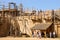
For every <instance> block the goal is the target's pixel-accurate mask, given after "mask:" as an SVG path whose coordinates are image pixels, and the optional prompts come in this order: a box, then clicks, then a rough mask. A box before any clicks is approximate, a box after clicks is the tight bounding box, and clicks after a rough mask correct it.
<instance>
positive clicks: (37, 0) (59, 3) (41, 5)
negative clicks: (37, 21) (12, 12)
mask: <svg viewBox="0 0 60 40" xmlns="http://www.w3.org/2000/svg"><path fill="white" fill-rule="evenodd" d="M9 2H14V3H16V5H18V6H19V4H20V3H22V4H23V7H24V8H29V9H31V8H34V9H37V10H40V9H41V10H47V9H48V10H49V9H50V10H51V9H59V8H60V0H0V5H1V4H4V5H5V6H8V3H9Z"/></svg>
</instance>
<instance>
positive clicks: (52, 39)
mask: <svg viewBox="0 0 60 40" xmlns="http://www.w3.org/2000/svg"><path fill="white" fill-rule="evenodd" d="M0 40H60V38H21V37H15V38H14V37H3V38H0Z"/></svg>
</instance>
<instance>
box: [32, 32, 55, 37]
mask: <svg viewBox="0 0 60 40" xmlns="http://www.w3.org/2000/svg"><path fill="white" fill-rule="evenodd" d="M32 36H33V37H39V38H42V37H45V34H44V32H40V31H38V32H36V31H34V32H32ZM46 37H47V38H55V37H56V33H55V32H49V33H46Z"/></svg>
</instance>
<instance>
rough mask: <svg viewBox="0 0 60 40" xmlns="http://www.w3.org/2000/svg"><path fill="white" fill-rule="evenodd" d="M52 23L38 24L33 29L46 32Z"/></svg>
mask: <svg viewBox="0 0 60 40" xmlns="http://www.w3.org/2000/svg"><path fill="white" fill-rule="evenodd" d="M51 24H52V23H40V24H36V25H35V26H34V27H32V29H36V30H46V29H47V28H49V27H50V26H51Z"/></svg>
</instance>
